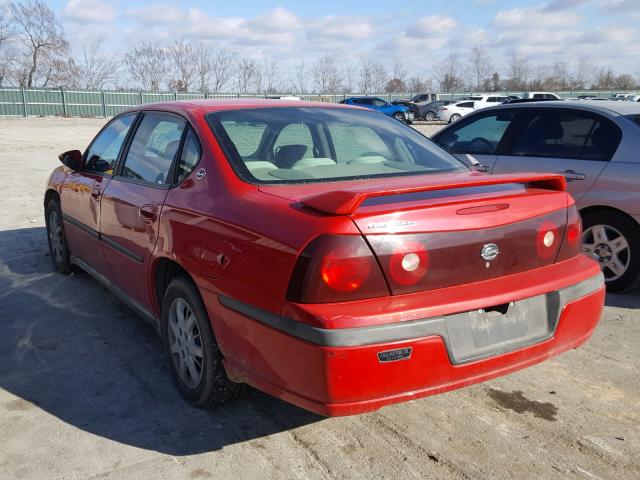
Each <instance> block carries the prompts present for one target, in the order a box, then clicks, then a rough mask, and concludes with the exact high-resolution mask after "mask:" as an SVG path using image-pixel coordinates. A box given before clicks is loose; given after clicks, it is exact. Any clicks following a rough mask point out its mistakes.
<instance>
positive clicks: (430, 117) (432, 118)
mask: <svg viewBox="0 0 640 480" xmlns="http://www.w3.org/2000/svg"><path fill="white" fill-rule="evenodd" d="M424 119H425V120H426V121H427V122H433V121H435V119H436V114H435V113H433V112H427V114H426V115H425V116H424Z"/></svg>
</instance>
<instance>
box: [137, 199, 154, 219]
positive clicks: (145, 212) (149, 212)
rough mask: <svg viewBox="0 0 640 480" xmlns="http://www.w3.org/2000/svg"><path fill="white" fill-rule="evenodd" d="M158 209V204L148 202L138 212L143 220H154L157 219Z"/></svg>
mask: <svg viewBox="0 0 640 480" xmlns="http://www.w3.org/2000/svg"><path fill="white" fill-rule="evenodd" d="M157 211H158V206H157V205H154V204H152V203H147V204H145V205H142V206H141V207H140V210H138V214H139V215H140V218H141V219H142V221H143V222H153V221H154V220H155V219H156V212H157Z"/></svg>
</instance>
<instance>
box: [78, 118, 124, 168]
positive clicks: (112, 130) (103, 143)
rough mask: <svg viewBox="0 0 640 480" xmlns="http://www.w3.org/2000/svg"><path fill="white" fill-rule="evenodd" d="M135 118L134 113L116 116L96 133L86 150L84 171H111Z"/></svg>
mask: <svg viewBox="0 0 640 480" xmlns="http://www.w3.org/2000/svg"><path fill="white" fill-rule="evenodd" d="M135 118H136V114H135V113H132V114H129V115H123V116H122V117H119V118H116V119H115V120H113V121H112V122H111V123H110V124H109V125H107V126H106V127H105V128H104V130H102V132H100V133H99V134H98V136H97V137H96V139H95V140H94V141H93V143H92V144H91V146H90V147H89V149H88V150H87V154H86V156H85V158H86V160H85V166H84V170H85V171H89V172H95V173H106V174H111V173H113V167H114V166H115V164H116V160H117V159H118V155H119V154H120V149H121V148H122V144H123V143H124V140H125V138H126V137H127V133H128V132H129V129H130V128H131V125H132V124H133V121H134V120H135Z"/></svg>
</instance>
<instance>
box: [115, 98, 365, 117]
mask: <svg viewBox="0 0 640 480" xmlns="http://www.w3.org/2000/svg"><path fill="white" fill-rule="evenodd" d="M352 98H359V97H352ZM372 98H373V97H372ZM347 100H348V99H347ZM283 107H298V108H302V107H307V108H308V107H313V108H350V109H358V110H367V109H366V108H362V107H358V106H354V105H344V104H339V103H333V102H306V101H301V100H279V99H277V100H274V99H261V98H251V99H238V98H230V99H216V100H213V99H207V100H204V99H194V100H177V101H172V102H158V103H145V104H142V105H136V106H134V107H132V108H129V109H127V110H125V111H123V112H122V113H127V112H139V111H142V110H159V111H166V112H174V113H194V114H195V113H199V114H206V113H210V112H218V111H223V110H243V109H253V108H283Z"/></svg>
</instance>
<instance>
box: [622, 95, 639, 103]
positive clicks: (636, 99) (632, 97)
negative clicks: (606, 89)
mask: <svg viewBox="0 0 640 480" xmlns="http://www.w3.org/2000/svg"><path fill="white" fill-rule="evenodd" d="M625 100H626V101H627V102H640V95H630V96H628V97H627V98H626V99H625Z"/></svg>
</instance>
